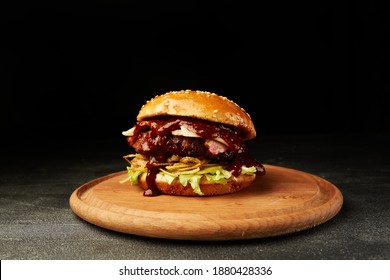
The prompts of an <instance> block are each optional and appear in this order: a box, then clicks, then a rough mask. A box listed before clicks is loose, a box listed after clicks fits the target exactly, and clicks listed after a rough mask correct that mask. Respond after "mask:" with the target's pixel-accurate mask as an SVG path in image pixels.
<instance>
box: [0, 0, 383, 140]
mask: <svg viewBox="0 0 390 280" xmlns="http://www.w3.org/2000/svg"><path fill="white" fill-rule="evenodd" d="M52 2H54V3H50V4H43V3H37V2H34V1H30V2H28V3H23V4H22V3H20V2H18V3H17V4H13V5H12V6H10V7H5V8H2V9H1V29H0V30H1V41H2V43H1V45H0V46H1V71H2V72H1V79H2V82H1V85H0V90H1V95H0V96H1V97H0V101H1V103H0V110H1V111H0V117H1V118H0V126H1V127H0V129H1V131H2V133H1V134H2V135H3V136H2V140H4V139H9V140H11V141H15V140H16V139H19V140H21V141H23V143H28V142H29V141H32V139H35V140H38V142H39V141H47V142H52V141H57V140H56V139H59V138H66V139H74V140H76V141H79V140H80V139H83V140H86V141H90V139H92V138H94V137H95V138H96V137H99V138H116V137H119V138H120V137H121V134H120V133H121V131H122V130H125V129H127V128H129V127H131V126H132V125H133V124H134V122H135V117H136V115H137V112H138V110H139V108H140V107H141V105H142V104H143V103H144V102H145V101H146V100H147V99H150V98H151V97H153V96H154V95H156V94H161V93H164V92H166V91H170V90H180V89H199V90H207V91H212V92H215V93H218V94H221V95H225V96H227V97H229V98H231V99H232V100H234V101H235V102H236V103H238V104H240V105H241V106H242V107H244V108H245V109H246V110H247V111H248V112H249V113H250V115H251V116H252V118H253V120H254V123H255V125H256V128H257V130H258V133H259V134H273V133H334V132H358V133H367V132H388V131H389V127H390V118H389V113H388V109H387V103H386V102H385V95H386V93H388V92H389V90H390V81H389V79H388V77H389V73H390V71H389V70H390V67H389V62H390V61H389V59H390V37H389V36H390V30H389V17H388V11H387V10H385V9H384V7H381V6H380V5H379V4H375V3H371V4H368V3H365V2H363V1H361V2H359V1H358V2H357V3H356V4H353V5H351V4H341V3H339V2H338V1H334V3H332V1H321V2H319V3H317V1H312V2H307V3H306V2H301V3H296V2H295V1H293V3H290V4H288V5H285V4H282V3H279V2H274V1H270V2H272V3H267V4H264V1H263V2H259V3H256V1H205V2H201V1H194V0H193V1H154V2H153V1H124V0H116V1H107V0H99V1H94V2H92V3H88V4H80V3H77V4H76V3H72V2H68V1H52ZM248 2H249V3H250V4H249V3H248ZM287 3H288V2H287ZM87 139H88V140H87Z"/></svg>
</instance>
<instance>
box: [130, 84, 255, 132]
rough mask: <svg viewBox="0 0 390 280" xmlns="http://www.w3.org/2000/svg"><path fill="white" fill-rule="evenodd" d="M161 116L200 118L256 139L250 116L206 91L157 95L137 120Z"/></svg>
mask: <svg viewBox="0 0 390 280" xmlns="http://www.w3.org/2000/svg"><path fill="white" fill-rule="evenodd" d="M157 116H181V117H191V118H197V119H202V120H207V121H212V122H217V123H222V124H225V125H230V126H234V127H236V129H237V130H238V132H239V133H240V134H241V137H242V138H243V140H249V139H252V138H255V137H256V130H255V127H254V125H253V122H252V120H251V117H250V116H249V114H248V113H247V112H246V111H245V110H244V109H243V108H241V107H240V106H239V105H237V104H236V103H234V102H233V101H231V100H229V99H227V98H226V97H223V96H220V95H217V94H215V93H211V92H206V91H199V90H196V91H193V90H181V91H170V92H167V93H165V94H162V95H157V96H155V97H154V98H152V99H151V100H149V101H147V102H146V104H145V105H143V106H142V108H141V110H140V111H139V113H138V116H137V120H138V121H142V120H144V119H147V118H152V117H157Z"/></svg>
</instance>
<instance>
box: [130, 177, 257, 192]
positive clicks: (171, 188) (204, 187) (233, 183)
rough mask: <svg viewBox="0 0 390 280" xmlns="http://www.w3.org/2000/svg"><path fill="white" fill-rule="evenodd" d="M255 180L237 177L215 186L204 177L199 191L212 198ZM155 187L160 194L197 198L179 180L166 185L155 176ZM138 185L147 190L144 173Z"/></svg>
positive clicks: (236, 189)
mask: <svg viewBox="0 0 390 280" xmlns="http://www.w3.org/2000/svg"><path fill="white" fill-rule="evenodd" d="M255 178H256V174H250V175H249V174H245V175H239V176H238V177H234V176H231V177H230V178H229V179H228V181H227V183H226V184H216V183H212V182H209V181H207V179H206V177H202V178H201V181H200V189H201V191H202V192H203V196H214V195H223V194H230V193H235V192H238V191H240V190H243V189H245V188H246V187H248V186H249V185H250V184H251V183H252V182H253V181H254V180H255ZM155 182H156V185H157V188H158V190H159V192H160V193H161V194H167V195H177V196H199V195H198V194H196V193H195V192H194V191H193V189H192V187H191V185H190V184H187V186H185V187H183V185H182V184H181V183H180V182H179V179H177V178H176V179H175V180H173V182H172V183H168V182H167V181H166V180H165V179H164V176H163V175H161V174H157V176H156V181H155ZM137 184H138V185H140V186H141V187H142V188H143V189H144V190H147V189H148V185H147V183H146V173H143V174H142V175H141V176H140V177H139V179H138V183H137Z"/></svg>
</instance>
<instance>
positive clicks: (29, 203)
mask: <svg viewBox="0 0 390 280" xmlns="http://www.w3.org/2000/svg"><path fill="white" fill-rule="evenodd" d="M90 142H91V141H81V142H77V141H73V142H71V143H66V144H65V143H56V144H51V145H46V143H35V144H34V145H28V146H27V145H17V144H14V145H11V146H9V147H8V148H7V149H5V154H4V155H3V156H2V158H1V161H0V174H1V175H0V212H1V215H0V244H1V246H0V259H3V260H5V259H29V260H31V259H114V260H115V259H150V260H153V259H184V260H185V259H276V260H284V259H297V260H303V259H314V260H316V259H320V260H323V259H337V260H342V259H390V235H389V232H390V207H389V205H390V148H389V143H390V136H389V135H383V134H382V135H381V134H375V135H361V134H359V135H357V134H326V135H323V134H297V135H259V136H258V137H257V138H256V140H255V141H252V142H249V143H248V147H249V149H250V151H251V153H252V154H253V155H254V156H255V157H256V158H257V159H258V160H259V161H260V162H262V163H265V164H271V165H278V166H283V167H288V168H293V169H297V170H301V171H305V172H308V173H312V174H315V175H317V176H320V177H322V178H324V179H326V180H328V181H330V182H332V183H333V184H334V185H336V186H337V187H338V188H339V189H340V191H341V192H342V194H343V197H344V204H343V206H342V209H341V210H340V212H339V213H338V214H337V215H336V216H335V217H334V218H332V219H331V220H329V221H328V222H326V223H324V224H322V225H320V226H317V227H315V228H312V229H308V230H304V231H301V232H297V233H293V234H288V235H282V236H277V237H270V238H262V239H253V240H243V241H218V242H207V241H179V240H166V239H155V238H148V237H142V236H134V235H129V234H122V233H118V232H114V231H110V230H106V229H103V228H100V227H97V226H95V225H92V224H90V223H88V222H86V221H84V220H82V219H80V218H79V217H77V216H76V215H75V214H74V213H73V212H72V211H71V209H70V207H69V197H70V195H71V194H72V192H73V191H74V190H75V189H76V188H77V187H78V186H80V185H82V184H84V183H86V182H89V181H91V180H93V179H95V178H98V177H101V176H103V175H107V174H110V173H113V172H117V171H121V170H124V169H125V167H126V162H125V161H124V160H123V159H122V156H123V155H125V154H127V153H129V148H128V147H127V146H126V145H125V144H124V143H123V139H114V140H104V141H98V142H95V143H90Z"/></svg>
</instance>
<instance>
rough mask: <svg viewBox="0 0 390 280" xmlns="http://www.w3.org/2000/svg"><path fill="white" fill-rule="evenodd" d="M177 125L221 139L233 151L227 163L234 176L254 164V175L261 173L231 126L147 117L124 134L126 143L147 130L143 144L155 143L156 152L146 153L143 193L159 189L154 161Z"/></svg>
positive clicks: (159, 158)
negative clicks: (149, 135)
mask: <svg viewBox="0 0 390 280" xmlns="http://www.w3.org/2000/svg"><path fill="white" fill-rule="evenodd" d="M181 126H185V127H186V128H187V129H188V130H190V131H191V132H193V133H196V134H197V135H199V136H200V137H201V138H203V139H215V138H221V139H223V141H224V142H225V143H226V144H227V146H228V147H229V148H230V149H231V150H232V152H233V153H234V154H235V157H234V158H233V159H232V160H231V161H230V162H228V163H227V165H228V170H229V171H230V172H231V173H232V174H233V175H234V176H236V177H238V176H239V175H240V173H241V167H242V166H243V165H245V166H255V167H256V170H257V171H256V174H257V175H264V173H265V169H264V167H263V165H262V164H260V163H259V162H257V161H256V160H255V159H253V158H252V157H250V156H249V155H248V151H247V147H246V146H245V144H244V142H243V140H242V138H241V137H240V135H239V133H238V132H237V131H236V130H234V129H233V128H231V127H229V126H226V125H223V124H216V123H212V122H207V121H203V120H197V119H190V118H159V119H150V120H144V121H140V122H137V124H136V126H135V129H134V134H133V136H130V137H128V143H129V145H132V143H134V142H135V141H136V140H137V139H138V137H139V135H140V133H142V132H144V131H149V130H151V132H152V133H151V137H150V138H149V139H148V140H147V145H145V146H153V145H155V146H157V147H158V149H157V152H155V153H156V154H154V155H149V156H151V157H150V160H149V162H148V164H147V169H148V173H147V175H146V182H147V185H148V189H147V190H146V191H145V192H144V195H145V196H157V195H159V191H158V188H157V185H156V176H157V174H158V172H159V167H158V165H156V163H159V162H161V163H162V162H165V160H166V158H167V157H168V156H169V155H166V154H165V153H164V152H165V150H166V147H167V142H168V139H169V137H167V136H168V135H171V134H172V131H174V130H178V129H180V128H181Z"/></svg>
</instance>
